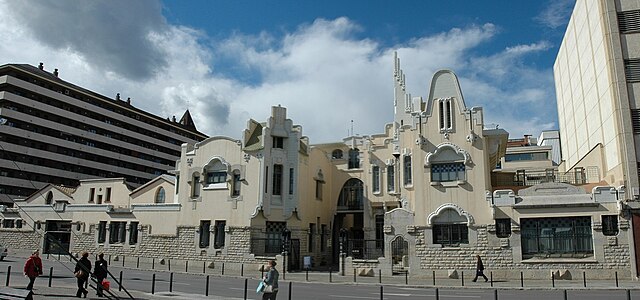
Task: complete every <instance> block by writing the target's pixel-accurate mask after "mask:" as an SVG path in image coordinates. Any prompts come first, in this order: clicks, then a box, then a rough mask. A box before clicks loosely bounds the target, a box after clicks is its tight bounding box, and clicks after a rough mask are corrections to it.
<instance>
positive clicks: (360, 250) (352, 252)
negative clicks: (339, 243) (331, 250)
mask: <svg viewBox="0 0 640 300" xmlns="http://www.w3.org/2000/svg"><path fill="white" fill-rule="evenodd" d="M345 252H346V254H347V256H350V257H353V258H355V259H377V258H378V257H384V240H363V239H351V240H349V241H348V242H347V247H346V250H345Z"/></svg>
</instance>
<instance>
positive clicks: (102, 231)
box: [98, 221, 107, 244]
mask: <svg viewBox="0 0 640 300" xmlns="http://www.w3.org/2000/svg"><path fill="white" fill-rule="evenodd" d="M106 240H107V221H100V223H98V243H99V244H104V242H105V241H106Z"/></svg>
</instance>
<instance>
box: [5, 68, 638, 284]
mask: <svg viewBox="0 0 640 300" xmlns="http://www.w3.org/2000/svg"><path fill="white" fill-rule="evenodd" d="M394 66H395V67H394V73H393V83H394V85H393V87H394V99H390V107H391V106H392V107H393V109H394V119H393V120H391V122H390V123H389V124H386V125H384V130H383V132H382V133H379V134H374V135H367V136H349V137H346V138H344V139H343V140H342V141H338V142H334V143H327V144H317V145H314V144H310V142H309V138H308V137H306V136H304V135H303V134H302V128H301V127H300V126H298V125H295V124H294V123H293V121H292V120H290V119H288V118H287V113H286V109H285V108H284V107H280V106H277V107H272V111H271V116H270V117H269V118H268V119H267V120H266V121H265V122H258V121H255V120H249V121H248V122H247V126H246V129H245V131H244V132H243V135H242V137H241V138H240V139H234V138H230V137H217V136H216V137H209V138H207V139H205V140H203V141H201V142H197V143H185V144H183V145H182V148H181V152H180V159H179V160H178V162H177V163H176V166H175V168H174V170H173V171H172V172H171V173H172V175H162V176H159V177H157V178H156V179H154V180H152V181H150V182H148V183H146V184H144V185H142V186H139V187H137V188H135V189H134V188H133V187H131V186H129V185H128V184H127V183H126V181H125V180H123V179H122V178H111V179H90V180H83V181H81V182H80V185H79V186H78V187H77V188H76V189H74V190H72V191H71V190H65V189H63V188H61V187H59V186H56V185H48V186H46V187H44V188H43V189H41V190H40V191H38V192H37V193H36V194H34V195H33V196H31V197H30V198H28V199H26V200H25V201H23V202H20V203H19V206H18V207H16V208H6V207H5V208H3V209H2V211H1V212H2V219H3V225H7V226H2V227H1V228H0V243H3V244H7V245H8V246H9V248H10V249H25V251H26V249H33V248H43V249H44V252H45V253H55V252H56V251H59V252H63V253H64V252H66V251H69V252H71V253H77V252H80V251H83V250H89V251H90V252H92V253H97V252H105V253H107V254H109V255H115V256H125V257H143V258H158V259H162V258H170V259H182V260H196V261H203V262H205V263H206V262H210V263H214V264H217V263H219V262H227V263H229V264H228V266H229V267H232V266H233V264H230V263H236V266H239V263H243V264H256V265H259V264H262V263H263V262H264V261H266V260H267V259H274V258H275V259H278V260H280V262H281V263H282V265H284V266H286V268H287V269H289V270H300V269H302V268H303V267H304V265H305V263H308V264H309V266H310V267H312V268H326V267H334V268H335V267H338V268H339V269H340V270H341V273H342V274H351V270H354V269H355V270H357V272H358V273H360V274H363V275H366V274H372V273H377V272H381V273H382V274H385V275H392V274H399V273H403V272H409V273H410V274H411V275H412V276H427V275H431V274H432V272H433V271H435V272H437V273H438V275H437V276H449V277H456V276H458V275H457V274H458V272H460V271H464V270H467V271H468V270H473V269H474V268H475V256H476V255H481V256H482V257H483V258H484V260H485V265H486V266H488V267H489V268H491V269H492V270H493V272H494V273H495V274H496V275H498V274H499V276H501V277H503V278H509V277H513V278H517V277H519V275H520V273H519V271H520V270H527V273H526V276H527V277H536V278H546V277H547V276H548V275H549V272H550V271H552V272H555V273H557V274H558V276H559V278H560V277H563V278H567V277H568V276H569V275H568V274H572V273H573V274H575V273H581V272H582V271H584V270H588V271H593V273H592V274H591V273H590V274H589V276H590V277H591V278H595V277H601V278H604V277H607V276H612V274H613V273H614V272H619V274H620V276H621V277H631V274H632V272H631V267H630V265H631V262H630V258H629V257H630V256H629V255H630V254H629V253H630V252H629V249H630V246H629V242H633V240H632V239H630V238H628V234H629V221H628V216H626V215H624V214H622V213H621V210H620V207H621V205H622V202H621V200H620V199H624V190H623V189H620V190H618V189H615V188H612V187H594V188H593V189H591V190H589V191H588V192H587V191H585V190H584V189H583V188H582V187H576V186H574V185H570V184H566V183H554V182H536V183H537V184H536V185H533V186H526V188H525V187H519V188H521V189H519V190H517V192H516V191H514V190H513V189H509V188H508V186H503V187H500V188H499V189H498V188H496V187H495V186H493V185H492V176H491V174H492V171H493V170H494V169H495V168H496V166H497V164H498V162H500V161H501V159H502V158H503V157H505V155H506V153H507V141H508V133H507V132H506V131H505V130H503V129H500V128H496V127H495V126H494V127H492V128H485V126H484V119H483V109H482V108H479V107H468V106H467V104H466V101H465V99H464V98H463V96H462V91H461V89H460V85H459V82H458V78H457V77H456V75H455V74H454V73H453V72H452V71H449V70H441V71H438V72H436V73H435V74H434V76H433V78H432V79H431V82H430V84H429V91H428V93H427V96H426V97H425V98H422V97H413V96H411V95H410V94H409V93H408V92H407V91H406V88H405V83H404V80H405V75H404V73H403V72H402V69H401V68H400V62H399V59H398V58H397V57H396V58H395V64H394ZM391 103H392V105H391ZM544 149H546V150H545V151H547V152H546V153H549V152H550V150H549V149H547V148H544ZM547 161H549V164H550V165H551V160H550V159H547ZM107 191H110V192H109V193H108V194H110V195H112V196H111V198H110V200H109V202H106V201H105V197H106V194H107ZM38 195H44V196H38ZM98 199H102V201H101V202H100V201H98ZM5 223H6V224H5ZM17 223H20V228H18V226H16V224H17ZM605 232H606V233H605ZM17 237H21V238H17ZM47 245H48V246H47ZM15 251H17V250H15ZM305 257H308V258H307V259H304V258H305ZM283 260H284V261H283ZM347 270H348V271H347ZM592 276H593V277H592Z"/></svg>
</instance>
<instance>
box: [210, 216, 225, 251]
mask: <svg viewBox="0 0 640 300" xmlns="http://www.w3.org/2000/svg"><path fill="white" fill-rule="evenodd" d="M215 226H216V227H215V228H214V235H215V236H214V238H213V247H214V248H216V249H220V248H223V247H224V240H225V231H224V228H225V226H227V221H216V225H215Z"/></svg>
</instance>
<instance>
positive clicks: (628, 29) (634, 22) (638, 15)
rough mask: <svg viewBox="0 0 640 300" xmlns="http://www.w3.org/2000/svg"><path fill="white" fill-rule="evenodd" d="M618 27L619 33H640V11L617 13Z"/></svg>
mask: <svg viewBox="0 0 640 300" xmlns="http://www.w3.org/2000/svg"><path fill="white" fill-rule="evenodd" d="M618 26H619V27H620V33H636V32H640V10H638V9H636V10H627V11H621V12H618Z"/></svg>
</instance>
